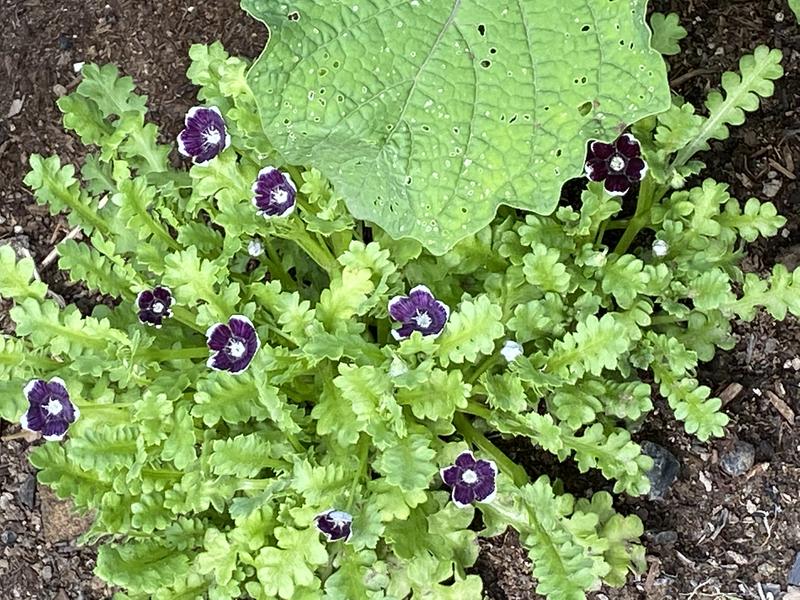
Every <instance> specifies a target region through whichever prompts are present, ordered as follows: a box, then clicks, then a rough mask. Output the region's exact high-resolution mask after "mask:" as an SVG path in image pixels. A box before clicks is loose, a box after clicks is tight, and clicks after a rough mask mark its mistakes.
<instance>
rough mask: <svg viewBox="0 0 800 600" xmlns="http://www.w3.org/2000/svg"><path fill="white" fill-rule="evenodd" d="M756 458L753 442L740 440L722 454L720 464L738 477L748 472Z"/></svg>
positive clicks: (730, 473)
mask: <svg viewBox="0 0 800 600" xmlns="http://www.w3.org/2000/svg"><path fill="white" fill-rule="evenodd" d="M755 460H756V449H755V447H753V444H750V443H748V442H743V441H741V440H739V441H737V442H735V443H734V444H733V446H732V447H731V449H730V450H728V451H727V452H725V453H723V454H722V456H721V457H720V459H719V466H720V467H721V468H722V470H723V471H725V472H726V473H727V474H728V475H732V476H734V477H738V476H739V475H744V474H745V473H747V472H748V471H749V470H750V469H751V468H752V467H753V463H754V462H755Z"/></svg>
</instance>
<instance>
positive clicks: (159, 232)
mask: <svg viewBox="0 0 800 600" xmlns="http://www.w3.org/2000/svg"><path fill="white" fill-rule="evenodd" d="M142 216H143V217H145V220H146V221H147V225H148V226H149V227H150V231H152V232H153V233H154V234H155V236H156V237H157V238H159V239H160V240H161V241H163V242H164V243H165V244H166V245H167V246H169V247H170V248H172V249H173V250H175V251H176V252H180V251H181V250H182V248H181V246H180V244H178V242H176V241H175V240H174V239H173V238H172V236H171V235H170V234H169V232H167V230H166V229H164V227H162V225H161V223H159V222H158V221H156V220H155V219H154V218H153V215H151V214H150V213H147V212H144V213H142Z"/></svg>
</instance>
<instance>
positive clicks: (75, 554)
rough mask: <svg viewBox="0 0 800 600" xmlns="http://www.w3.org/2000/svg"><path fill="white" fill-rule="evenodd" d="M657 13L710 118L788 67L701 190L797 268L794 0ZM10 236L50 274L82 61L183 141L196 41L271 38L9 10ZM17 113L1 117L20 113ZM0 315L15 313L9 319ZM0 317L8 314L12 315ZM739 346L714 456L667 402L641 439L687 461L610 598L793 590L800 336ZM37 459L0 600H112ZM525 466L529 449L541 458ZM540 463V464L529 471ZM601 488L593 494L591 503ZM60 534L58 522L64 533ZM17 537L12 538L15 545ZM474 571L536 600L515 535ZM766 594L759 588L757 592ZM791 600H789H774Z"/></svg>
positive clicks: (1, 112)
mask: <svg viewBox="0 0 800 600" xmlns="http://www.w3.org/2000/svg"><path fill="white" fill-rule="evenodd" d="M655 4H656V6H655V8H656V9H658V10H661V11H668V10H673V11H676V12H678V13H679V14H680V15H681V22H682V24H683V25H684V26H685V27H687V29H688V30H689V38H687V40H685V41H684V42H683V47H684V48H688V50H687V51H686V52H684V53H682V54H681V55H679V56H677V57H674V58H673V59H671V60H670V63H671V67H672V70H671V77H672V78H673V81H674V82H675V89H676V90H677V91H678V92H680V93H681V94H683V95H684V96H685V97H686V98H687V99H689V100H691V101H692V102H694V103H695V104H699V103H700V102H701V101H702V99H703V97H704V96H705V93H706V91H707V90H708V88H709V87H711V86H716V85H718V82H719V78H720V75H721V73H722V72H723V71H725V70H730V69H733V68H735V67H736V64H737V61H738V57H739V56H740V55H741V54H742V53H744V52H745V51H750V50H752V49H753V48H754V47H755V46H756V45H758V44H761V43H765V44H768V45H770V46H772V47H775V48H780V49H782V50H783V51H784V53H785V56H786V58H785V60H784V67H785V68H786V70H787V74H786V76H785V77H784V79H783V80H781V81H780V82H779V83H778V85H777V92H776V95H775V97H774V98H772V99H770V100H769V101H767V102H766V103H765V104H764V107H763V109H762V110H761V111H759V112H758V113H756V114H755V115H753V116H750V117H749V119H748V121H747V123H746V125H745V126H743V127H741V128H738V129H734V130H733V131H732V135H731V138H730V139H729V140H727V141H725V142H721V143H715V144H714V148H713V152H711V153H708V154H707V155H706V156H705V160H706V161H707V162H708V164H709V168H708V170H707V171H706V175H707V176H710V177H713V178H715V179H717V180H719V181H726V182H730V184H731V191H732V193H733V194H734V195H735V196H736V197H738V198H740V199H742V200H745V199H747V198H748V197H750V196H758V197H761V198H765V197H768V196H773V197H771V199H772V201H773V202H775V204H776V205H777V206H778V209H779V210H780V211H781V212H782V214H784V215H786V216H787V217H788V218H789V224H788V225H787V227H786V228H785V231H783V232H782V235H781V236H780V237H778V238H776V239H773V240H770V241H769V242H757V243H755V244H753V245H751V246H750V248H749V249H748V255H747V259H746V263H745V264H746V266H747V268H748V269H749V270H752V271H755V272H762V273H763V272H765V271H766V270H768V268H769V267H770V266H771V265H772V264H774V263H775V262H776V261H783V262H785V263H787V264H788V265H789V266H790V267H794V266H796V265H797V264H798V263H799V262H800V231H798V230H799V229H800V218H798V206H800V185H798V183H797V182H796V181H795V179H794V174H796V173H797V172H798V170H797V167H796V165H798V164H800V125H799V124H798V123H800V119H799V118H798V117H800V108H798V104H800V103H799V102H798V97H799V95H800V67H798V64H799V63H798V58H799V57H800V56H799V55H798V52H797V50H795V49H797V48H800V28H798V26H797V24H796V22H795V21H794V18H793V16H792V15H791V13H790V11H789V9H788V6H787V4H786V2H785V0H736V1H726V0H670V1H662V2H656V3H655ZM0 22H2V23H3V24H4V26H5V30H4V35H3V36H2V40H1V41H0V81H1V82H3V83H2V85H0V238H8V237H12V236H25V237H24V238H23V239H22V240H21V241H23V242H27V244H28V245H29V247H30V251H31V253H32V254H33V256H34V257H35V258H36V259H37V260H38V261H41V260H42V259H43V258H44V256H46V255H47V253H48V252H50V250H51V249H52V247H53V244H54V242H56V241H57V240H58V239H60V238H61V237H62V236H63V235H64V233H65V232H66V226H65V222H64V221H63V219H61V218H52V217H50V216H48V214H47V212H46V210H44V209H43V208H41V207H37V206H36V205H35V204H34V203H33V202H32V199H31V197H30V195H29V194H28V193H27V192H26V191H25V189H24V187H23V186H22V183H21V180H22V177H23V176H24V174H25V170H26V168H25V163H26V162H27V157H28V156H29V154H30V153H32V152H43V153H58V154H60V155H61V156H62V157H63V158H64V159H67V160H79V159H80V155H81V151H82V150H81V147H80V144H79V143H77V142H76V141H75V140H73V139H72V138H71V137H70V136H68V135H66V134H65V133H63V131H62V129H61V127H60V115H59V113H58V111H57V109H56V107H55V104H54V101H55V99H56V98H57V96H58V95H59V94H62V93H64V91H65V90H71V89H73V88H74V86H75V85H77V81H78V80H77V76H76V74H75V72H74V71H73V64H74V63H76V62H83V61H85V62H91V61H94V62H114V63H116V64H118V65H119V66H120V67H121V69H122V70H123V71H124V72H125V73H127V74H129V75H131V76H133V78H134V80H135V81H136V82H137V83H138V84H139V87H140V89H141V90H143V91H144V92H145V93H147V94H148V95H149V96H150V99H151V101H150V106H151V110H152V114H151V118H152V119H153V120H154V121H155V122H157V123H160V124H161V125H162V131H163V132H165V134H166V135H167V137H172V136H174V135H175V134H176V133H177V132H178V130H179V129H180V123H181V120H182V117H183V114H184V112H185V111H186V109H187V108H188V107H189V106H191V105H192V104H193V100H194V90H193V88H192V87H191V86H190V85H189V84H188V83H187V82H186V79H185V78H184V77H183V72H184V71H185V69H186V66H187V51H188V48H189V45H190V44H191V43H194V42H210V41H212V40H214V39H221V40H222V41H223V43H224V44H225V45H226V47H227V48H228V49H229V50H230V51H232V52H234V53H239V54H243V55H248V56H254V55H255V54H256V53H257V52H258V51H259V49H260V45H261V43H262V40H263V30H262V29H261V27H260V26H258V25H257V24H255V23H253V22H251V21H250V20H249V19H248V17H247V16H246V15H244V14H243V13H241V12H240V11H239V9H238V7H237V5H236V2H235V1H233V0H224V1H221V2H198V3H196V6H195V5H194V4H193V3H190V2H188V1H185V0H164V1H163V2H137V1H135V0H104V1H102V2H100V1H95V0H91V1H90V0H62V1H61V2H58V3H53V2H45V0H25V1H19V0H0ZM14 99H18V100H21V101H22V105H21V111H20V112H19V113H18V114H17V115H15V116H13V117H11V118H6V115H7V114H8V111H9V109H10V108H11V106H12V100H14ZM42 276H43V278H44V279H45V280H46V281H48V283H51V284H52V285H53V287H54V289H55V290H56V291H57V292H59V293H61V294H63V295H64V296H66V297H67V299H68V300H71V301H79V302H84V301H89V300H84V296H83V294H82V293H81V290H80V289H79V288H75V287H71V286H70V285H68V284H67V283H66V282H65V281H64V280H63V278H62V277H61V276H59V275H57V271H56V270H55V269H54V268H53V267H50V268H48V269H45V270H43V272H42ZM0 312H2V311H0ZM0 316H1V315H0ZM736 333H737V336H738V340H739V343H738V344H737V347H736V349H735V350H733V351H732V352H730V353H720V354H719V355H718V356H717V358H716V359H715V360H714V361H713V362H712V363H711V364H710V365H707V366H706V367H704V368H703V370H702V373H701V379H702V380H703V382H704V383H706V384H707V385H709V386H710V387H711V388H712V389H714V390H715V392H721V391H722V390H724V389H725V388H726V387H728V386H729V385H730V384H731V383H739V384H741V386H742V391H741V392H740V393H739V394H738V395H737V396H736V397H735V398H734V399H733V400H732V401H731V402H730V403H729V404H728V405H727V406H726V409H727V411H728V413H729V414H730V415H731V425H730V426H729V428H728V437H727V438H726V439H725V440H719V441H714V442H712V443H708V444H701V443H699V442H697V441H695V440H693V439H692V438H691V437H689V436H687V435H686V434H685V433H684V432H683V431H682V430H681V428H680V427H678V426H676V424H675V422H674V421H673V420H672V419H671V418H670V413H669V410H668V409H667V408H666V407H665V406H663V405H660V406H659V407H658V410H657V411H656V412H655V414H654V415H653V416H652V417H651V418H650V419H649V420H648V423H647V424H646V426H645V428H644V429H643V430H642V431H640V432H638V433H637V437H638V439H640V440H652V441H655V442H657V443H659V444H661V445H663V446H665V447H667V448H669V449H670V450H671V451H672V452H673V453H674V454H675V455H676V456H677V457H678V459H679V460H680V462H681V464H682V468H681V472H680V475H679V478H678V481H677V482H676V483H675V484H674V486H673V487H672V488H671V490H670V491H669V493H668V494H667V496H666V498H665V499H663V500H661V501H648V500H646V499H642V498H633V499H631V498H621V499H620V500H619V502H618V506H619V508H620V510H622V511H626V512H634V513H636V514H638V515H640V516H641V518H642V519H643V521H644V523H645V527H646V529H647V533H646V536H645V540H646V543H647V546H648V553H649V557H650V558H649V565H650V570H649V572H648V573H647V574H646V575H645V576H644V577H642V578H641V579H640V580H638V581H632V582H631V583H630V584H629V585H628V586H627V587H626V588H625V589H624V590H623V591H618V590H603V591H602V592H598V593H597V594H596V598H598V599H600V600H602V599H603V598H604V597H605V598H607V599H615V600H633V599H645V598H646V599H648V600H650V599H654V600H657V599H662V598H663V599H670V600H673V599H677V598H681V597H682V598H689V597H693V598H696V599H701V598H702V599H711V598H717V599H722V598H726V599H728V598H742V599H751V598H752V599H754V600H755V599H761V598H769V595H768V594H769V593H770V592H778V591H779V590H783V591H785V590H786V575H787V573H788V570H789V566H790V563H791V561H792V560H793V558H794V555H795V553H796V552H797V551H798V550H800V456H799V451H800V434H799V433H798V430H797V428H796V427H793V426H792V425H790V424H789V423H787V421H786V420H785V419H784V418H782V417H781V415H780V414H779V412H778V411H777V410H776V408H775V406H774V404H773V403H771V402H770V400H769V398H770V395H769V392H772V393H774V394H777V395H778V396H780V397H782V398H783V399H784V400H785V402H786V403H787V404H788V406H790V407H791V408H792V409H793V410H794V411H795V413H800V394H798V386H799V385H800V362H798V361H795V365H796V366H797V367H798V368H795V366H793V365H792V361H793V360H794V359H796V358H797V355H798V349H800V344H798V340H799V339H800V325H799V324H798V322H797V321H796V320H795V319H792V318H789V319H787V320H786V321H785V322H784V323H782V324H776V323H774V322H773V321H772V320H771V319H769V318H767V317H763V316H762V317H759V318H757V319H756V320H755V322H753V323H749V324H747V323H741V324H737V326H736ZM736 440H742V441H745V442H749V443H750V444H752V445H753V446H754V447H755V449H756V455H755V465H754V466H753V468H752V469H750V470H749V471H748V472H747V473H746V474H744V475H741V476H736V477H733V476H730V475H727V474H726V473H725V472H723V471H722V469H721V468H720V464H719V463H720V457H721V456H722V455H724V453H725V452H726V451H728V450H729V449H730V447H731V445H732V444H733V442H734V441H736ZM25 451H26V445H25V444H24V443H22V442H13V443H10V444H3V445H2V446H0V597H2V598H6V597H18V598H31V599H32V598H35V599H37V600H41V599H49V598H57V599H58V600H67V599H70V600H71V599H73V598H86V599H95V598H104V597H106V596H107V595H108V593H107V592H106V591H104V589H103V587H102V585H101V584H100V583H99V582H98V581H97V580H96V579H94V578H93V577H92V575H91V568H92V564H93V562H92V561H93V554H92V552H91V549H78V548H76V547H75V545H74V538H75V533H74V532H75V531H77V530H78V528H79V527H80V525H81V523H80V522H75V521H74V520H71V519H66V520H63V519H62V520H61V521H59V520H58V518H59V517H61V516H63V515H65V514H67V512H66V510H65V509H64V508H63V507H62V506H61V505H58V504H56V503H55V502H54V500H53V499H52V497H51V496H49V495H48V494H47V493H46V491H45V490H43V489H41V488H36V487H34V486H33V484H32V481H33V480H32V478H31V476H32V470H31V469H30V467H28V466H26V463H25V461H24V454H25ZM528 454H529V452H528ZM536 458H537V457H536V456H534V459H536ZM558 474H560V475H561V476H562V477H563V478H564V479H565V482H566V485H567V488H568V489H569V490H570V491H573V492H574V493H577V494H581V493H584V492H585V491H586V489H587V488H588V487H591V486H592V485H595V486H596V485H598V481H597V480H596V479H591V480H587V479H586V478H583V477H580V476H578V475H577V474H576V473H575V472H574V469H571V468H570V467H569V466H566V467H561V468H559V470H558ZM595 489H596V488H595ZM53 523H55V524H56V525H53ZM12 538H13V541H12ZM482 547H483V550H484V551H483V553H482V554H481V558H480V559H479V563H478V566H477V570H478V572H479V573H480V574H481V576H482V577H483V578H484V580H485V581H486V584H487V589H488V590H489V594H490V597H491V598H493V599H494V600H504V599H507V600H517V599H532V598H536V597H537V596H536V595H535V594H534V593H533V592H532V589H533V582H532V581H531V579H530V576H529V569H530V567H529V565H528V564H527V563H526V561H525V558H524V556H525V555H524V551H522V550H521V549H520V548H519V546H518V545H517V544H516V542H515V537H514V536H513V535H511V534H509V535H507V536H503V537H501V538H497V539H494V540H489V541H486V542H484V543H483V544H482ZM759 587H760V589H759ZM774 597H775V598H779V597H780V593H778V594H776V595H775V596H774Z"/></svg>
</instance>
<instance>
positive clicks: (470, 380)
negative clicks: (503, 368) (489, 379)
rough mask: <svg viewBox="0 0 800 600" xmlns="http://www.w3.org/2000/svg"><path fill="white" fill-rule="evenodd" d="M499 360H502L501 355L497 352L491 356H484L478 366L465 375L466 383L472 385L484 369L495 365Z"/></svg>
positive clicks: (486, 369)
mask: <svg viewBox="0 0 800 600" xmlns="http://www.w3.org/2000/svg"><path fill="white" fill-rule="evenodd" d="M501 360H503V356H502V355H501V354H500V353H499V352H494V353H493V354H492V355H491V356H489V357H488V358H486V359H485V360H484V361H483V362H482V363H481V364H480V365H478V367H477V368H476V369H475V370H474V371H472V373H470V374H469V375H467V377H466V378H465V379H464V380H465V381H466V382H467V383H469V384H470V385H472V384H473V383H475V382H476V381H478V379H479V378H480V376H481V375H483V374H484V373H485V372H486V371H488V370H489V369H491V368H492V367H494V366H495V365H497V363H499V362H500V361H501Z"/></svg>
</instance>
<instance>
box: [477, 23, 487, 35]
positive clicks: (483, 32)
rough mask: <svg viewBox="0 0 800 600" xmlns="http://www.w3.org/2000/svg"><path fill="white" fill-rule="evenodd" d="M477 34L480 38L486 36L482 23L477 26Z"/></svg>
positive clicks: (484, 26)
mask: <svg viewBox="0 0 800 600" xmlns="http://www.w3.org/2000/svg"><path fill="white" fill-rule="evenodd" d="M478 33H480V34H481V35H482V36H484V35H486V25H484V24H483V23H481V24H480V25H478Z"/></svg>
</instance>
